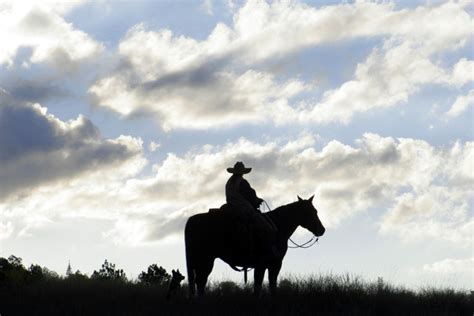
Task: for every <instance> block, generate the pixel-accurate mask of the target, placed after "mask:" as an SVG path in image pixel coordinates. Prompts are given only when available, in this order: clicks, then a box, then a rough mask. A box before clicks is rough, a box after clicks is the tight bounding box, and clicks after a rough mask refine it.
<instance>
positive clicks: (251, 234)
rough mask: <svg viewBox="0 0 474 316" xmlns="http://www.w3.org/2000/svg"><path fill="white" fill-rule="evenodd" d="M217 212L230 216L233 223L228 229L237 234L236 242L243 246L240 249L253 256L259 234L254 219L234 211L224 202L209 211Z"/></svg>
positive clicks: (234, 234)
mask: <svg viewBox="0 0 474 316" xmlns="http://www.w3.org/2000/svg"><path fill="white" fill-rule="evenodd" d="M216 212H225V213H226V215H228V216H229V218H230V222H231V223H232V225H231V226H229V229H228V231H229V233H230V234H231V235H233V236H235V244H236V245H238V246H239V247H240V248H241V249H240V250H241V251H244V252H247V253H248V254H249V255H251V256H253V255H255V252H256V250H257V247H256V244H257V242H258V241H257V238H258V234H257V232H256V227H255V225H254V224H253V223H252V220H251V219H249V218H246V217H244V216H241V213H239V212H234V211H233V210H232V208H231V207H230V205H228V204H223V205H221V207H220V208H211V209H209V213H216Z"/></svg>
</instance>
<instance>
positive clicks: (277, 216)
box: [268, 203, 298, 239]
mask: <svg viewBox="0 0 474 316" xmlns="http://www.w3.org/2000/svg"><path fill="white" fill-rule="evenodd" d="M295 212H296V210H295V204H294V203H292V204H288V205H284V206H280V207H278V208H276V209H275V210H273V211H271V212H269V213H268V215H269V216H270V218H271V219H272V221H273V223H275V225H276V226H277V228H278V233H279V234H281V235H282V237H284V238H285V239H288V238H290V237H291V235H292V234H293V233H294V232H295V230H296V228H297V227H298V223H297V221H296V217H295Z"/></svg>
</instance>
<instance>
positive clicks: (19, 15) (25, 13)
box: [0, 1, 103, 67]
mask: <svg viewBox="0 0 474 316" xmlns="http://www.w3.org/2000/svg"><path fill="white" fill-rule="evenodd" d="M80 4H81V1H76V2H70V3H62V4H59V5H58V1H51V2H48V1H45V2H42V1H33V2H25V1H7V2H2V4H1V5H0V42H1V43H2V49H1V50H0V65H1V64H6V65H7V66H13V64H14V61H15V56H16V55H17V54H18V52H19V50H20V49H25V48H27V49H31V55H30V56H29V57H28V58H27V59H26V61H25V62H26V64H24V65H26V66H28V64H29V63H40V62H51V63H53V64H54V65H57V66H61V67H66V66H68V65H69V66H71V65H73V64H74V63H77V62H79V61H81V60H85V59H88V58H93V57H96V56H97V55H98V54H99V53H100V52H101V51H102V50H103V46H102V44H100V43H98V42H96V41H95V40H94V39H92V38H91V37H90V36H89V35H87V34H86V33H84V32H82V31H80V30H77V29H74V27H73V26H72V24H70V23H67V22H66V21H65V20H64V19H63V18H62V17H61V16H60V15H59V14H58V13H60V14H63V13H65V12H68V11H69V10H71V9H72V8H73V7H75V6H76V5H80Z"/></svg>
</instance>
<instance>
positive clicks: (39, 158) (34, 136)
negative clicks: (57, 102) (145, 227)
mask: <svg viewBox="0 0 474 316" xmlns="http://www.w3.org/2000/svg"><path fill="white" fill-rule="evenodd" d="M1 97H2V98H1V101H0V182H1V183H2V186H1V187H0V200H2V199H6V198H13V197H15V196H18V195H22V194H25V193H26V192H29V191H31V190H35V189H38V188H41V187H42V186H43V185H45V184H48V183H58V182H61V181H71V180H73V179H75V178H77V177H80V176H82V175H83V174H85V173H96V172H101V171H102V170H103V169H108V168H115V167H118V166H119V165H121V164H124V163H125V162H127V161H128V160H133V159H136V158H137V157H140V156H141V153H142V152H141V151H142V148H141V143H140V140H138V139H133V138H131V137H128V136H121V137H118V138H116V139H103V138H102V137H101V135H100V132H99V130H98V129H97V127H96V126H94V125H93V124H92V122H91V121H89V120H88V119H87V118H85V117H84V116H79V117H78V118H77V119H75V120H70V121H68V122H63V121H61V120H59V119H57V118H56V117H54V116H53V115H51V114H48V113H47V109H46V108H44V107H42V106H41V105H39V104H29V103H19V102H16V101H14V100H13V99H11V98H9V97H8V95H7V94H5V93H2V95H1Z"/></svg>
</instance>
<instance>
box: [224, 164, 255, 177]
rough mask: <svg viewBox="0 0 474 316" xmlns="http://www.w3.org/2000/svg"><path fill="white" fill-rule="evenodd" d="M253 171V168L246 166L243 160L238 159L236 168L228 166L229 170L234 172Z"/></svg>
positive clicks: (244, 172)
mask: <svg viewBox="0 0 474 316" xmlns="http://www.w3.org/2000/svg"><path fill="white" fill-rule="evenodd" d="M250 171H252V168H246V167H245V166H244V163H243V162H242V161H237V162H236V163H235V165H234V168H227V172H229V173H233V174H246V173H249V172H250Z"/></svg>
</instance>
